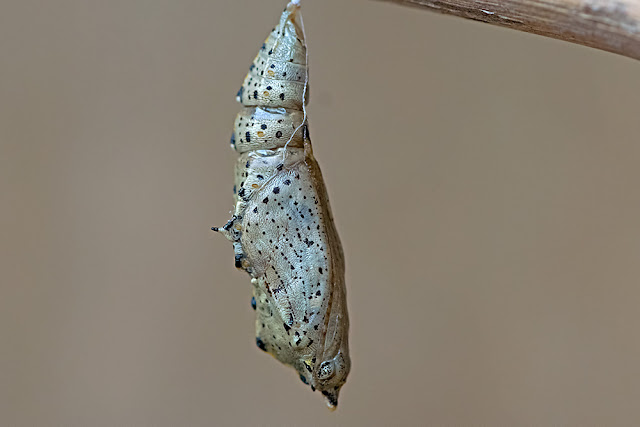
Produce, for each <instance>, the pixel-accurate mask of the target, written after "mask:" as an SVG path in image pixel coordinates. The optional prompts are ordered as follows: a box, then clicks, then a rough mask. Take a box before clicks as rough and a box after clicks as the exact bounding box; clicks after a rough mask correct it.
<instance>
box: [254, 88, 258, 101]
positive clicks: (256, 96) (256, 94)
mask: <svg viewBox="0 0 640 427" xmlns="http://www.w3.org/2000/svg"><path fill="white" fill-rule="evenodd" d="M253 97H254V99H258V91H257V90H254V91H253Z"/></svg>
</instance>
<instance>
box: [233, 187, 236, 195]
mask: <svg viewBox="0 0 640 427" xmlns="http://www.w3.org/2000/svg"><path fill="white" fill-rule="evenodd" d="M233 194H236V186H235V185H234V186H233Z"/></svg>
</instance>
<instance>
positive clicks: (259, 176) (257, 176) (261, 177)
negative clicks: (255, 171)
mask: <svg viewBox="0 0 640 427" xmlns="http://www.w3.org/2000/svg"><path fill="white" fill-rule="evenodd" d="M256 178H258V179H259V180H263V179H264V176H262V175H256Z"/></svg>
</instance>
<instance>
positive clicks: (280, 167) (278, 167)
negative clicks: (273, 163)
mask: <svg viewBox="0 0 640 427" xmlns="http://www.w3.org/2000/svg"><path fill="white" fill-rule="evenodd" d="M283 167H284V165H283V164H282V163H280V164H279V165H278V166H277V167H276V169H278V171H281V170H282V168H283Z"/></svg>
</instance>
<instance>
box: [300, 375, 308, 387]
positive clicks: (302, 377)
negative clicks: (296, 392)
mask: <svg viewBox="0 0 640 427" xmlns="http://www.w3.org/2000/svg"><path fill="white" fill-rule="evenodd" d="M300 381H302V382H303V383H305V384H307V385H309V383H308V382H307V379H306V378H305V377H304V375H300Z"/></svg>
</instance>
